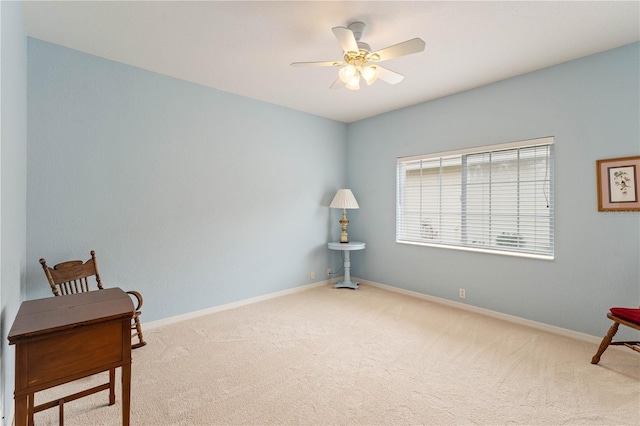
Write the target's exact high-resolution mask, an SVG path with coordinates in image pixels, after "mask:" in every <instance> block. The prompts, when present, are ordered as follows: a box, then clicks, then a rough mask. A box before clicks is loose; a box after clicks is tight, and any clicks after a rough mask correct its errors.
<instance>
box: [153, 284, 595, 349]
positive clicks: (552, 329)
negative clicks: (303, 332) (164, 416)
mask: <svg viewBox="0 0 640 426" xmlns="http://www.w3.org/2000/svg"><path fill="white" fill-rule="evenodd" d="M351 278H352V280H353V281H359V282H360V283H361V284H364V285H370V286H373V287H379V288H382V289H385V290H388V291H393V292H395V293H400V294H404V295H407V296H411V297H416V298H418V299H423V300H427V301H430V302H434V303H439V304H441V305H446V306H449V307H452V308H456V309H462V310H465V311H469V312H474V313H477V314H481V315H486V316H489V317H492V318H497V319H500V320H504V321H508V322H511V323H514V324H519V325H524V326H526V327H531V328H535V329H537V330H541V331H546V332H549V333H553V334H556V335H560V336H564V337H569V338H572V339H577V340H581V341H584V342H588V343H593V344H596V345H597V344H600V341H601V340H602V336H592V335H590V334H586V333H580V332H578V331H573V330H569V329H566V328H562V327H556V326H554V325H549V324H545V323H541V322H537V321H533V320H528V319H525V318H520V317H517V316H514V315H509V314H503V313H501V312H496V311H492V310H490V309H485V308H479V307H477V306H472V305H468V304H466V303H460V302H455V301H453V300H448V299H443V298H441V297H436V296H429V295H427V294H423V293H418V292H415V291H411V290H405V289H402V288H398V287H393V286H390V285H386V284H381V283H377V282H375V281H369V280H365V279H362V278H356V277H351ZM336 279H338V280H339V279H340V277H332V278H331V279H329V280H325V281H320V282H317V283H312V284H307V285H303V286H300V287H294V288H291V289H287V290H282V291H277V292H275V293H270V294H265V295H263V296H258V297H252V298H250V299H245V300H239V301H237V302H233V303H227V304H225V305H219V306H214V307H211V308H207V309H202V310H199V311H194V312H188V313H186V314H182V315H176V316H173V317H169V318H163V319H160V320H156V321H151V322H148V323H145V324H144V328H145V329H147V330H150V329H153V328H157V327H163V326H165V325H169V324H174V323H178V322H181V321H185V320H188V319H191V318H197V317H200V316H203V315H209V314H213V313H216V312H221V311H226V310H228V309H234V308H238V307H240V306H246V305H250V304H252V303H257V302H262V301H263V300H269V299H273V298H275V297H280V296H285V295H287V294H293V293H297V292H300V291H305V290H308V289H311V288H314V287H320V286H323V285H329V284H335V282H336Z"/></svg>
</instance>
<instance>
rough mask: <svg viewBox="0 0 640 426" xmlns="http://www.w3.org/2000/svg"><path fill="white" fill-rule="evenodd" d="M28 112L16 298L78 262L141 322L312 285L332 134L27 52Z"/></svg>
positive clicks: (329, 186) (34, 48) (330, 175)
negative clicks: (133, 305)
mask: <svg viewBox="0 0 640 426" xmlns="http://www.w3.org/2000/svg"><path fill="white" fill-rule="evenodd" d="M28 101H29V111H28V126H29V145H28V160H29V161H28V170H27V172H28V190H27V202H28V205H27V223H28V232H27V242H28V244H27V247H28V249H27V259H28V264H27V296H28V298H29V299H33V298H40V297H50V296H51V292H50V289H49V286H48V284H47V281H46V279H45V277H44V274H43V272H42V268H41V267H40V264H39V263H38V259H39V258H41V257H44V258H46V259H47V261H48V263H49V264H51V265H53V264H55V263H58V262H61V261H64V260H69V259H77V258H80V259H87V258H89V251H90V250H91V249H95V250H96V252H97V257H98V264H99V267H100V272H101V276H102V278H103V281H104V283H105V285H107V286H119V287H122V288H124V289H136V290H138V291H140V292H141V293H142V294H143V296H144V307H143V320H144V321H151V320H157V319H161V318H166V317H170V316H174V315H178V314H183V313H187V312H191V311H195V310H199V309H205V308H209V307H212V306H216V305H220V304H224V303H229V302H234V301H239V300H243V299H247V298H251V297H254V296H259V295H265V294H269V293H273V292H276V291H279V290H285V289H290V288H293V287H296V286H300V285H304V284H308V283H311V282H312V281H311V280H310V279H309V276H310V272H311V271H314V272H315V273H316V276H317V278H316V281H319V280H322V279H325V271H326V268H327V266H328V263H329V259H328V256H329V255H328V250H327V249H326V241H327V240H328V239H329V238H330V237H331V235H330V233H331V232H332V231H330V229H331V223H330V221H331V214H330V212H329V209H328V207H327V206H328V205H329V203H330V201H331V198H332V197H333V195H334V193H335V191H336V190H337V189H338V188H340V187H341V185H342V184H343V183H344V182H345V181H346V163H345V153H346V132H347V128H346V127H347V126H346V125H345V124H343V123H338V122H335V121H331V120H327V119H324V118H320V117H317V116H312V115H309V114H305V113H301V112H297V111H293V110H289V109H285V108H281V107H278V106H275V105H271V104H267V103H263V102H259V101H255V100H251V99H247V98H243V97H240V96H236V95H232V94H229V93H225V92H221V91H218V90H214V89H209V88H206V87H203V86H199V85H196V84H192V83H188V82H185V81H181V80H177V79H174V78H170V77H166V76H162V75H159V74H155V73H152V72H148V71H144V70H142V69H138V68H135V67H131V66H127V65H123V64H120V63H116V62H112V61H109V60H106V59H102V58H98V57H95V56H91V55H87V54H84V53H81V52H78V51H74V50H70V49H67V48H64V47H61V46H57V45H53V44H50V43H46V42H43V41H40V40H36V39H31V38H29V39H28ZM336 231H337V229H336ZM334 238H335V236H334Z"/></svg>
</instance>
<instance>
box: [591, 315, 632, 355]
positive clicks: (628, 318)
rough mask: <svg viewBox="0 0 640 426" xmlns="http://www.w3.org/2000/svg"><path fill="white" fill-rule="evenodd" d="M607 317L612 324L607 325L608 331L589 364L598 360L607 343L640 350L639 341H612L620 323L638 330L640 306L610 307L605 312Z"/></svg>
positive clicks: (607, 345)
mask: <svg viewBox="0 0 640 426" xmlns="http://www.w3.org/2000/svg"><path fill="white" fill-rule="evenodd" d="M607 318H609V319H610V320H612V321H613V324H612V325H611V327H609V331H608V332H607V334H606V335H605V336H604V338H603V339H602V342H601V343H600V347H598V352H596V354H595V355H594V356H593V358H591V364H597V363H598V362H600V357H601V356H602V354H603V352H604V351H605V350H607V348H608V347H609V345H623V346H626V347H628V348H629V349H633V350H634V351H636V352H640V342H638V341H626V342H623V341H619V342H612V340H613V336H615V335H616V333H617V332H618V327H620V324H622V325H626V326H627V327H631V328H633V329H635V330H640V308H611V309H610V312H609V313H608V314H607Z"/></svg>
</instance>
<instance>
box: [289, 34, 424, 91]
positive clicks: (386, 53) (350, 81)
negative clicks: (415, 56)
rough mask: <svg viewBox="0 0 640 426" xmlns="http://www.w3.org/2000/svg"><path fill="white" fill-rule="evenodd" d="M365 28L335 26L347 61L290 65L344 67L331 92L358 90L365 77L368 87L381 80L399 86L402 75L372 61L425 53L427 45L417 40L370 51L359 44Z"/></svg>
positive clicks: (339, 72)
mask: <svg viewBox="0 0 640 426" xmlns="http://www.w3.org/2000/svg"><path fill="white" fill-rule="evenodd" d="M364 28H365V24H363V23H362V22H354V23H352V24H350V25H349V27H348V28H344V27H334V28H332V29H331V31H333V34H334V35H335V36H336V39H338V42H339V43H340V46H341V47H342V50H343V58H344V61H320V62H294V63H292V64H291V66H294V67H325V66H333V67H341V68H340V70H339V71H338V79H337V80H336V81H335V82H334V83H333V84H332V85H331V88H332V89H339V88H341V87H346V88H347V89H349V90H359V89H360V78H362V79H363V80H364V81H365V82H366V83H367V85H368V86H370V85H372V84H373V83H374V82H375V81H376V80H377V79H378V78H380V80H382V81H385V82H387V83H389V84H397V83H400V82H401V81H402V79H403V78H404V76H403V75H402V74H398V73H397V72H394V71H391V70H389V69H386V68H383V67H381V66H379V65H375V64H372V62H381V61H386V60H388V59H393V58H397V57H399V56H405V55H410V54H412V53H418V52H422V51H423V50H424V46H425V43H424V41H422V40H421V39H419V38H414V39H411V40H407V41H404V42H402V43H399V44H396V45H394V46H390V47H387V48H384V49H382V50H378V51H376V52H371V47H369V45H368V44H367V43H363V42H361V41H360V37H362V33H363V32H364Z"/></svg>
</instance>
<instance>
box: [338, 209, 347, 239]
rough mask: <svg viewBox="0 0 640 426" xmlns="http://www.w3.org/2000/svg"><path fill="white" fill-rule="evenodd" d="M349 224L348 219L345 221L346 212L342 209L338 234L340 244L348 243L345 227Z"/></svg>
mask: <svg viewBox="0 0 640 426" xmlns="http://www.w3.org/2000/svg"><path fill="white" fill-rule="evenodd" d="M348 224H349V219H347V210H346V209H342V219H340V225H342V233H341V234H340V242H341V243H343V244H344V243H348V242H349V236H348V235H347V225H348Z"/></svg>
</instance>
